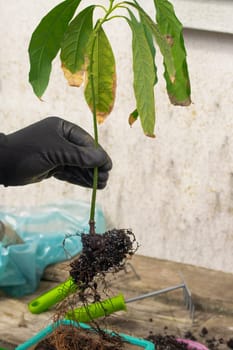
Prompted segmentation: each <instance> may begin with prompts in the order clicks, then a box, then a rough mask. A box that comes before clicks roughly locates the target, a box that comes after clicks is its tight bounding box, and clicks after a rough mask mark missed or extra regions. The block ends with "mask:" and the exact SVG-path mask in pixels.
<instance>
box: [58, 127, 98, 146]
mask: <svg viewBox="0 0 233 350" xmlns="http://www.w3.org/2000/svg"><path fill="white" fill-rule="evenodd" d="M62 132H63V136H64V138H65V139H66V140H67V141H69V142H71V143H74V144H75V145H77V146H84V147H86V146H91V147H94V146H95V140H94V139H93V137H92V136H91V135H90V134H88V133H87V132H86V131H85V130H84V129H82V128H80V126H78V125H75V124H73V123H71V122H68V121H66V120H62Z"/></svg>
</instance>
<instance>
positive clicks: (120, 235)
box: [70, 229, 137, 291]
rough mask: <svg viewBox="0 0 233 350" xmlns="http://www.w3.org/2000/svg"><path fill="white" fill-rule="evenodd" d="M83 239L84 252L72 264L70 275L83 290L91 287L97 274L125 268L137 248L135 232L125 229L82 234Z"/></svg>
mask: <svg viewBox="0 0 233 350" xmlns="http://www.w3.org/2000/svg"><path fill="white" fill-rule="evenodd" d="M81 239H82V245H83V249H82V253H81V255H80V256H79V257H78V258H77V259H76V260H74V261H73V262H72V263H71V264H70V266H71V270H70V275H71V277H72V278H73V280H74V281H75V283H76V284H77V285H78V287H79V289H80V290H81V291H84V290H85V289H87V288H88V287H90V285H91V283H92V281H93V280H94V278H95V276H97V275H102V276H104V275H105V273H106V272H118V271H119V270H121V269H123V268H124V266H125V261H126V258H127V257H129V256H131V255H133V254H134V252H135V250H136V249H137V247H136V248H135V247H134V243H135V237H134V234H133V233H132V231H130V230H125V229H120V230H117V229H113V230H111V231H107V232H105V233H104V234H82V236H81Z"/></svg>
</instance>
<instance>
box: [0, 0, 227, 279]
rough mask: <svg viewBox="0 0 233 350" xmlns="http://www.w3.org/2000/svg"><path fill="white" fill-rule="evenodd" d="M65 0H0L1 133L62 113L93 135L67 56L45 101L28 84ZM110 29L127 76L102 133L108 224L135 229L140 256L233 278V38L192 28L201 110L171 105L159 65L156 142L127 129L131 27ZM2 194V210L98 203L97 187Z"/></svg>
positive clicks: (191, 55) (49, 186)
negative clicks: (32, 45) (50, 15)
mask: <svg viewBox="0 0 233 350" xmlns="http://www.w3.org/2000/svg"><path fill="white" fill-rule="evenodd" d="M89 2H90V1H89ZM105 2H106V1H105ZM57 3H58V1H56V0H51V1H49V2H48V1H46V0H40V1H30V2H25V1H23V0H17V1H8V2H5V1H3V0H1V1H0V6H1V22H0V29H1V55H0V60H1V101H2V108H1V117H0V120H1V131H2V132H5V133H8V132H12V131H15V130H17V129H19V128H22V127H23V126H26V125H28V124H30V123H33V122H35V121H37V120H39V119H43V118H44V117H46V116H48V115H59V116H61V117H64V118H65V119H69V120H71V121H73V122H75V123H77V124H79V125H81V126H82V127H84V128H86V129H87V130H88V131H89V132H90V133H92V122H91V114H90V112H89V110H88V108H87V107H86V104H85V102H84V98H83V91H82V90H79V89H74V88H70V87H68V86H67V84H66V81H65V80H64V78H63V73H62V72H61V70H60V63H59V60H55V62H54V65H53V69H54V70H53V73H52V75H51V81H50V84H49V87H48V89H47V91H46V93H45V95H44V102H40V101H39V100H38V99H37V98H36V97H35V96H34V95H33V92H32V89H31V87H30V85H29V83H28V70H29V61H28V55H27V47H28V43H29V40H30V36H31V33H32V31H33V30H34V28H35V26H36V25H37V24H38V22H39V20H40V19H41V18H42V16H43V15H44V14H45V13H46V12H47V11H48V10H49V9H51V7H52V6H54V5H56V4H57ZM86 3H88V2H85V4H86ZM102 3H104V1H103V2H102ZM151 3H152V1H151V2H150V1H147V3H146V7H147V8H148V9H149V10H150V6H151ZM187 6H188V2H187ZM186 12H187V11H186ZM105 29H106V32H107V33H108V35H109V37H110V39H111V40H112V46H113V50H114V52H115V56H116V60H117V75H118V87H117V100H116V104H115V108H114V110H113V112H112V114H111V115H110V116H109V117H108V119H107V121H106V122H105V123H104V124H103V125H102V126H101V127H100V128H99V133H100V136H99V139H100V143H101V144H102V145H103V146H104V147H105V149H106V150H107V151H108V152H109V154H110V155H111V157H112V160H113V164H114V167H113V170H112V172H111V175H110V180H109V183H108V186H107V188H106V189H105V190H103V191H99V192H98V195H97V201H98V202H99V203H100V204H101V205H102V208H103V210H104V213H105V215H106V218H107V222H108V226H109V227H122V228H132V229H133V231H134V232H135V234H136V237H137V239H138V241H139V243H140V249H139V253H140V254H144V255H148V256H154V257H158V258H162V259H169V260H174V261H180V262H185V263H190V264H194V265H199V266H204V267H208V268H213V269H217V270H223V271H228V272H233V255H232V251H233V111H232V109H233V78H232V77H233V74H232V73H233V60H232V54H233V45H232V43H233V40H232V38H233V37H232V35H231V34H224V33H221V34H220V33H214V32H208V31H198V30H192V29H187V30H185V42H186V48H187V52H188V64H189V71H190V78H191V84H192V100H193V104H192V105H191V106H190V107H188V108H182V107H174V106H170V104H169V101H168V98H167V95H166V91H165V85H164V82H163V78H162V66H161V64H160V66H159V67H160V68H159V84H158V85H157V87H156V109H157V125H156V139H149V138H146V137H145V136H144V135H143V133H142V131H141V127H140V124H139V122H137V123H135V125H134V126H133V128H129V126H128V123H127V120H128V114H129V112H131V111H132V110H133V109H134V106H135V103H134V96H133V89H132V71H131V47H130V45H131V35H130V32H129V29H128V27H127V25H126V24H125V23H124V22H122V21H121V22H118V21H116V22H113V24H112V27H111V28H110V27H109V26H106V27H105ZM159 61H160V63H161V58H159ZM0 190H1V204H4V205H9V206H24V205H29V206H32V205H38V204H44V203H51V202H57V201H58V202H62V201H63V200H64V199H69V198H70V199H76V200H87V201H88V200H89V199H90V197H91V192H90V191H89V190H86V189H83V188H76V187H75V186H73V185H69V184H65V183H62V182H59V181H57V180H55V179H50V180H47V181H44V182H42V183H39V184H35V185H29V186H26V187H18V188H3V187H1V189H0Z"/></svg>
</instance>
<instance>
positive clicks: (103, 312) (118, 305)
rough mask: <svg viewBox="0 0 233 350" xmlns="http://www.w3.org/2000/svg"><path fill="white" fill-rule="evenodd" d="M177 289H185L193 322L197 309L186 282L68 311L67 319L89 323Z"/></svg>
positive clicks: (184, 293) (185, 299) (187, 305)
mask: <svg viewBox="0 0 233 350" xmlns="http://www.w3.org/2000/svg"><path fill="white" fill-rule="evenodd" d="M177 289H183V295H184V302H185V306H186V308H187V310H189V315H190V317H191V319H192V321H193V319H194V310H195V307H194V304H193V301H192V297H191V292H190V290H189V289H188V287H187V285H186V283H185V282H183V283H181V284H178V285H175V286H172V287H168V288H164V289H160V290H157V291H152V292H149V293H146V294H141V295H138V296H136V297H133V298H130V299H125V298H124V296H123V294H119V295H117V296H115V297H112V298H109V299H106V300H104V301H101V302H97V303H92V304H88V305H86V306H82V307H80V308H77V309H74V310H71V311H68V312H67V314H66V318H67V319H72V320H76V321H78V322H89V321H91V320H94V319H96V318H99V317H105V316H108V315H110V314H112V313H114V312H117V311H121V310H125V311H126V304H128V303H132V302H135V301H139V300H142V299H146V298H150V297H153V296H157V295H161V294H165V293H168V292H171V291H174V290H177Z"/></svg>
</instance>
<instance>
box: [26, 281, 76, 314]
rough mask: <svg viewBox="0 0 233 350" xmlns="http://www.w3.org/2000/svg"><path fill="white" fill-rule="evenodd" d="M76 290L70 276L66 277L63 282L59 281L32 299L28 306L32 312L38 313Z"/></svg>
mask: <svg viewBox="0 0 233 350" xmlns="http://www.w3.org/2000/svg"><path fill="white" fill-rule="evenodd" d="M76 290H77V285H76V284H75V283H74V281H73V279H72V278H69V279H67V280H66V281H65V282H63V283H60V284H59V285H58V286H56V287H54V288H52V289H50V290H49V291H47V292H45V293H43V294H41V295H40V296H39V297H37V298H35V299H33V300H32V301H31V302H30V303H29V304H28V308H29V310H30V311H31V313H33V314H40V313H41V312H44V311H46V310H48V309H49V308H50V307H51V306H53V305H55V304H56V303H59V302H60V301H62V300H63V299H65V298H66V297H67V296H68V295H69V294H72V293H74V292H75V291H76Z"/></svg>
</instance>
